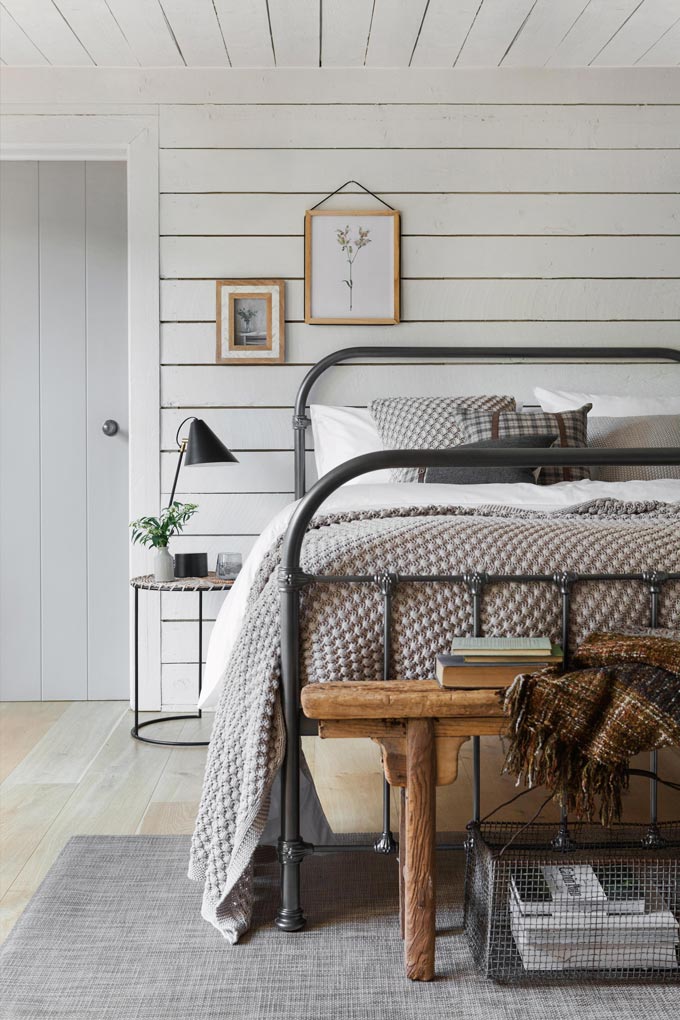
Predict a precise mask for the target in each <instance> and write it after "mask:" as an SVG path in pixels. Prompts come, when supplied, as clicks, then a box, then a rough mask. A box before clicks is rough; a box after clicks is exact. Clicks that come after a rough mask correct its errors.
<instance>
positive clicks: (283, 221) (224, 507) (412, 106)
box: [6, 70, 680, 706]
mask: <svg viewBox="0 0 680 1020" xmlns="http://www.w3.org/2000/svg"><path fill="white" fill-rule="evenodd" d="M10 73H11V74H14V75H19V72H10ZM47 73H48V72H47V71H35V72H33V74H32V76H31V75H29V72H23V74H24V75H25V77H23V78H19V77H10V78H8V79H7V80H8V81H9V82H10V85H11V87H10V89H9V93H10V95H9V101H14V102H17V103H19V102H23V103H25V104H29V103H30V104H31V105H30V106H25V107H23V108H16V114H17V115H19V116H21V115H22V114H24V113H31V114H32V115H34V114H35V113H37V112H39V104H40V102H41V100H42V101H51V102H53V103H60V104H62V105H61V106H60V108H59V110H60V112H61V113H62V114H63V113H65V112H73V113H74V114H77V113H78V112H79V111H80V112H89V113H95V112H97V111H98V110H100V109H101V108H100V107H99V106H98V105H97V103H98V102H99V101H101V99H102V94H104V96H105V97H106V102H108V103H112V102H114V101H115V100H119V101H120V102H121V103H123V102H124V103H126V104H128V106H127V107H126V109H125V111H124V112H126V113H127V112H129V109H130V106H129V104H136V103H139V104H142V103H143V104H147V105H145V107H144V112H147V113H148V112H149V109H150V107H151V106H153V105H155V107H156V109H157V110H158V116H159V122H160V124H159V126H160V131H159V138H160V146H161V152H160V184H159V187H160V234H161V236H160V261H161V277H162V279H161V282H160V293H161V319H162V329H161V333H162V353H161V360H162V370H161V377H162V383H161V404H162V408H161V433H162V444H161V445H162V450H163V453H162V455H161V456H162V479H163V492H164V493H167V492H168V490H169V487H170V483H171V480H172V471H173V468H174V463H175V455H174V453H173V452H172V450H173V439H174V433H175V429H176V427H177V425H178V423H179V421H181V419H182V418H184V417H186V416H187V415H188V414H191V413H200V414H201V416H203V417H205V419H206V420H207V421H208V423H209V424H210V425H211V427H213V428H214V429H215V431H216V432H218V433H219V434H220V436H221V437H222V438H223V439H224V441H225V442H226V443H227V445H229V446H230V447H231V448H232V449H233V450H235V451H236V453H237V456H238V458H239V464H238V465H231V466H226V467H225V468H224V469H220V470H207V471H201V470H200V469H194V470H191V469H186V470H185V471H184V472H183V474H182V477H181V482H180V491H179V493H178V495H179V498H183V499H191V498H195V499H196V501H197V502H199V503H200V505H201V511H200V513H199V514H198V515H197V517H196V518H195V521H194V522H192V524H191V526H190V528H189V529H188V534H187V535H186V536H185V537H182V538H181V539H179V540H177V541H176V542H175V550H176V551H179V550H187V551H188V550H200V549H207V550H208V552H209V555H210V557H211V559H212V558H213V557H214V555H215V554H216V553H217V552H218V551H220V550H229V549H233V550H241V551H242V552H243V553H244V554H245V553H246V552H247V551H248V550H249V548H250V547H251V545H252V543H253V541H254V539H255V537H256V535H257V533H258V532H259V531H260V530H261V529H262V528H263V527H264V525H265V524H266V523H267V521H268V520H269V519H270V517H271V516H272V514H274V513H275V512H276V511H277V510H278V509H279V508H280V507H282V506H283V505H284V504H285V503H286V502H288V500H289V499H290V498H291V490H292V468H293V461H292V452H291V438H292V432H291V429H290V415H291V405H292V400H293V397H294V393H295V389H296V387H297V385H298V383H299V381H300V379H301V378H302V376H303V374H304V372H305V370H306V366H308V365H309V364H311V363H312V362H314V361H315V360H317V359H318V358H319V357H321V356H322V355H324V354H326V353H327V352H328V351H330V350H333V349H336V348H338V347H342V346H347V345H354V344H362V343H368V342H370V343H386V344H394V343H403V344H409V343H416V344H417V343H427V344H430V345H432V344H448V343H452V344H456V343H460V344H508V345H510V344H527V343H528V344H548V345H550V344H582V345H584V347H587V346H588V345H595V344H648V345H671V346H677V345H678V343H679V339H680V338H679V330H678V323H679V322H680V195H679V191H680V148H679V146H680V130H679V129H680V105H678V104H679V103H680V79H679V77H678V75H680V72H678V71H670V70H659V71H655V72H652V71H651V70H647V71H635V70H632V71H629V72H624V71H621V70H612V71H611V72H603V71H583V70H580V71H574V72H569V71H554V72H550V71H544V72H535V71H526V72H524V71H518V70H513V71H507V72H503V71H498V70H489V71H482V70H477V71H474V72H473V71H456V72H449V73H448V74H445V73H443V72H431V73H430V72H426V71H413V72H409V73H402V74H401V75H400V74H399V73H398V72H383V73H382V74H378V73H376V72H373V71H368V70H364V71H343V72H329V71H319V72H316V74H315V72H313V71H297V72H295V71H290V72H288V71H275V72H266V71H263V72H257V73H255V72H237V71H233V72H216V71H206V72H204V73H203V74H202V73H200V72H197V71H189V70H186V71H184V72H183V75H180V74H179V73H178V72H175V71H167V72H162V71H150V72H144V73H142V72H134V73H133V72H125V71H111V72H107V71H100V72H96V71H89V72H81V73H80V74H79V73H78V72H75V71H53V72H52V74H53V76H54V77H53V78H52V79H51V80H50V79H48V78H47V77H45V75H46V74H47ZM85 74H87V75H89V76H90V77H89V78H87V79H85V78H84V77H82V75H85ZM93 74H94V75H96V74H99V75H100V76H103V77H101V78H100V79H99V81H101V82H102V84H101V86H99V87H98V88H96V87H93V86H92V85H89V86H88V88H87V89H86V88H85V87H84V86H83V84H82V83H83V82H84V81H85V80H87V81H88V82H95V81H96V80H97V79H94V78H92V75H93ZM135 75H136V77H135ZM50 81H51V84H50ZM6 91H7V90H6ZM48 92H49V96H50V98H49V99H47V98H46V97H47V94H48ZM7 98H8V97H7V95H6V99H7ZM109 112H110V113H112V114H113V113H115V109H113V108H110V110H109ZM349 178H354V179H356V180H359V181H361V182H363V183H365V184H366V185H367V187H369V188H371V189H372V190H374V191H376V192H379V193H380V194H381V195H382V196H383V197H384V198H385V199H386V200H387V201H388V202H389V203H391V204H392V205H394V206H395V207H396V208H398V209H400V210H401V212H402V217H403V219H402V225H403V235H404V236H403V277H404V279H403V292H402V297H403V303H402V307H403V317H404V321H403V323H402V324H401V325H399V326H394V327H377V328H376V327H373V328H371V327H360V326H355V327H342V326H306V325H304V323H303V322H302V297H303V279H302V277H303V242H302V230H303V215H304V211H305V209H307V208H308V207H309V206H310V205H313V204H314V203H316V202H317V201H318V200H319V199H320V198H321V197H323V195H324V194H326V193H328V192H330V191H332V190H333V189H334V188H336V187H337V186H338V185H340V184H342V182H343V181H344V180H347V179H349ZM366 201H367V200H366V199H365V198H363V197H360V196H357V195H353V196H350V197H348V198H347V199H343V200H338V203H337V204H339V205H341V206H342V204H343V202H344V205H345V207H347V206H356V205H357V204H358V203H359V204H361V205H363V204H364V203H365V202H366ZM249 275H252V276H257V277H279V276H281V277H284V278H285V279H286V281H287V284H286V287H287V291H286V300H287V320H288V324H287V346H288V361H287V364H285V365H282V366H252V367H249V366H215V365H214V364H213V360H214V346H215V296H214V280H215V279H216V278H228V277H232V276H233V277H244V276H249ZM556 371H557V373H558V376H559V380H560V382H562V383H565V382H566V381H567V380H572V381H579V382H581V383H582V382H583V369H582V368H576V367H573V366H571V367H570V366H561V367H560V368H559V369H557V370H556V369H555V368H554V366H553V367H552V368H551V367H548V366H534V367H532V368H530V369H527V368H523V367H514V368H508V367H507V366H505V367H499V368H496V369H493V368H484V369H480V368H479V367H478V366H469V367H466V368H460V367H459V368H457V369H452V368H447V369H445V370H443V369H442V368H441V366H433V367H430V368H426V367H424V368H423V369H422V370H421V371H419V372H418V375H417V377H414V373H413V369H412V368H406V367H403V366H402V367H399V366H384V365H383V366H381V367H377V366H376V367H372V366H363V367H346V368H341V369H336V370H335V372H334V373H333V374H332V375H329V376H327V379H326V381H325V382H324V383H323V384H322V385H321V386H320V387H319V389H318V391H317V395H318V397H319V398H321V399H325V400H327V401H336V402H344V403H362V402H365V401H366V400H367V399H370V397H371V396H373V395H379V394H384V393H388V392H402V393H409V392H421V393H431V392H442V391H445V390H447V389H448V390H449V391H453V389H454V388H455V390H456V391H458V392H461V391H463V392H464V391H466V390H467V391H470V392H471V391H479V390H484V391H487V392H488V391H494V390H498V389H502V390H503V391H505V390H507V389H508V388H512V389H514V390H515V392H516V394H517V395H518V396H519V397H526V396H528V395H529V394H530V387H531V383H532V382H536V381H539V380H542V381H544V382H546V381H548V380H552V381H554V379H555V374H556ZM591 371H592V372H595V369H593V370H591ZM605 371H606V372H607V378H608V383H609V384H610V385H611V387H612V388H619V389H622V388H624V387H626V386H628V387H633V386H635V385H637V382H638V380H639V378H640V373H641V372H643V371H644V372H646V379H647V386H652V385H653V386H657V387H659V388H661V389H669V388H670V387H671V385H672V380H671V379H670V378H669V373H668V370H667V369H665V368H663V367H661V366H656V367H654V368H651V369H644V370H643V369H641V368H640V366H625V367H619V368H618V369H616V368H611V369H607V370H604V369H601V370H600V371H599V381H600V382H601V380H602V377H603V373H604V372H605ZM193 598H194V597H193V596H178V597H175V598H174V599H171V598H166V599H165V600H164V603H163V617H164V623H163V635H162V657H163V702H164V704H165V705H166V706H170V705H177V704H187V703H188V702H189V701H190V700H191V695H192V694H193V691H194V689H195V669H196V665H195V661H194V660H195V658H196V653H195V649H196V634H195V623H193V622H192V620H193V618H194V617H195V612H196V604H195V602H193V601H192V600H193ZM218 605H219V599H217V598H214V599H213V598H211V597H210V598H207V599H206V601H205V608H206V615H207V616H209V617H214V615H215V612H216V610H217V608H218ZM211 626H212V624H211V623H210V622H208V623H207V624H206V628H205V630H206V637H207V636H208V634H209V632H210V628H211Z"/></svg>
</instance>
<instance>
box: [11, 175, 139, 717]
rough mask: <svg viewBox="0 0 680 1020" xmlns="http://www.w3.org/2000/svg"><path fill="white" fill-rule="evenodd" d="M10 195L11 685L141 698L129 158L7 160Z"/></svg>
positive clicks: (51, 694)
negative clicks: (133, 613) (130, 389)
mask: <svg viewBox="0 0 680 1020" xmlns="http://www.w3.org/2000/svg"><path fill="white" fill-rule="evenodd" d="M0 202H1V205H2V208H1V210H0V211H1V212H2V231H1V236H2V240H1V244H0V258H1V260H2V261H1V270H2V279H1V280H0V286H1V287H2V295H1V296H2V307H1V316H2V318H1V319H0V325H1V332H0V339H1V344H0V348H1V356H2V364H1V368H2V381H1V385H2V393H1V395H2V404H1V407H0V415H1V419H0V442H1V443H2V447H1V452H2V486H1V492H2V497H1V498H2V503H1V510H2V526H1V527H0V552H1V555H2V587H1V589H0V626H1V628H2V635H1V637H2V640H1V648H0V656H1V658H0V666H1V669H0V698H2V699H21V700H34V699H39V698H41V697H42V698H43V699H45V700H48V699H85V698H88V697H89V698H92V699H96V698H127V695H128V661H129V660H128V615H127V614H128V584H127V562H128V557H127V553H128V544H127V543H128V528H127V524H128V435H127V420H128V413H127V256H126V245H127V239H126V180H125V164H123V163H104V162H102V163H100V162H92V163H84V162H77V161H73V162H71V161H63V162H62V161H59V162H40V163H35V162H30V163H29V162H26V163H22V162H13V161H7V162H2V163H0ZM106 418H115V419H116V420H117V421H118V422H119V426H120V431H119V433H118V434H117V435H116V436H114V437H112V438H107V437H105V436H104V435H103V433H102V431H101V426H102V422H103V421H104V420H105V419H106Z"/></svg>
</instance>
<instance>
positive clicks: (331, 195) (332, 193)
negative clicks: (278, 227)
mask: <svg viewBox="0 0 680 1020" xmlns="http://www.w3.org/2000/svg"><path fill="white" fill-rule="evenodd" d="M348 184H356V186H357V188H361V190H362V191H365V192H366V194H367V195H370V196H371V198H374V199H375V200H376V202H381V203H382V205H384V206H386V207H387V208H388V209H391V210H392V212H394V211H395V210H394V206H393V205H390V203H389V202H386V201H385V199H384V198H381V197H380V195H376V193H375V191H371V189H370V188H367V187H366V186H365V185H364V184H360V183H359V181H345V183H344V184H341V185H340V187H339V188H336V189H335V191H331V193H330V195H326V197H325V198H322V199H321V201H320V202H317V203H316V205H313V206H312V211H313V210H314V209H318V208H319V206H320V205H323V204H324V202H327V201H328V199H329V198H333V196H334V195H337V194H338V192H340V191H342V189H343V188H346V187H347V185H348ZM339 212H342V210H339Z"/></svg>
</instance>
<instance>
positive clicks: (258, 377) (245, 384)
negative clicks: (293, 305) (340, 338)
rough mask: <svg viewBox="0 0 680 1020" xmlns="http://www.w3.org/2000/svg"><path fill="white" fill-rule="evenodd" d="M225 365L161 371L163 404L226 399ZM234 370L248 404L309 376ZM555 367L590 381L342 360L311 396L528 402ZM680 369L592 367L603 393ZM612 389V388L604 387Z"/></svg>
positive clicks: (508, 369) (668, 382) (288, 396)
mask: <svg viewBox="0 0 680 1020" xmlns="http://www.w3.org/2000/svg"><path fill="white" fill-rule="evenodd" d="M224 371H225V370H224V367H223V366H221V365H191V366H189V365H187V366H169V367H166V368H164V369H163V370H162V377H163V403H164V405H165V406H172V405H173V404H177V403H180V401H184V400H186V402H187V404H189V405H190V406H193V407H196V408H200V407H213V406H214V407H220V406H221V405H222V402H223V400H224V398H225V388H226V387H225V377H224ZM227 371H230V372H233V373H238V376H237V377H235V378H236V379H237V382H235V383H233V384H232V385H231V386H230V387H229V390H228V397H229V399H230V401H232V403H233V404H235V403H236V401H238V400H242V401H244V402H245V401H248V406H253V405H255V406H256V402H258V401H259V402H261V403H262V404H263V405H265V406H270V405H272V404H273V403H274V402H275V401H276V400H280V401H281V402H282V403H283V404H285V405H290V404H292V401H293V398H294V395H295V392H296V390H297V387H298V385H299V383H300V381H301V377H302V375H303V374H304V371H305V369H304V367H303V366H297V365H285V366H277V367H276V368H268V367H267V368H262V367H260V366H259V365H256V366H251V367H248V366H245V365H243V366H239V367H238V368H231V367H230V368H229V369H227ZM556 371H558V372H559V380H560V383H561V385H562V386H563V387H564V388H569V387H571V388H572V389H578V388H579V383H580V384H581V385H582V384H583V367H582V366H581V365H579V363H578V362H576V363H565V364H563V365H560V367H559V370H556V368H555V366H554V365H546V364H533V363H532V364H529V363H527V364H514V365H497V364H484V365H480V364H452V363H451V362H444V363H437V364H432V365H419V367H418V371H417V372H415V371H414V369H413V364H401V365H391V364H387V365H386V364H384V363H381V364H378V365H368V364H361V365H339V366H338V367H337V368H336V369H335V371H334V372H327V373H326V374H325V375H324V376H323V377H322V378H321V379H319V381H318V382H317V384H316V386H315V387H314V390H313V393H312V399H313V401H314V402H316V403H327V404H346V403H347V402H348V401H349V402H351V403H352V404H354V405H358V406H365V405H366V404H367V403H368V402H369V401H370V400H372V399H373V398H375V397H378V396H386V395H392V396H431V395H432V394H441V393H443V392H444V393H446V392H448V393H452V392H455V393H457V394H460V395H463V394H473V393H501V392H503V393H506V392H510V393H511V394H512V395H514V396H515V397H517V398H519V399H522V400H526V399H527V398H529V397H530V396H531V395H532V387H533V386H547V387H551V386H552V387H553V388H554V384H555V377H556ZM677 371H678V370H677V368H676V367H675V366H671V365H668V364H665V365H647V364H645V365H640V364H637V365H631V364H613V365H606V366H605V367H603V368H599V369H598V368H596V367H593V368H592V369H590V370H589V375H590V378H591V380H595V379H600V380H602V382H600V383H599V387H598V388H600V389H601V390H603V391H613V392H618V393H626V392H636V393H641V392H645V393H649V394H652V393H654V392H657V393H669V394H672V393H674V392H676V390H677V383H676V376H677ZM605 387H606V390H605Z"/></svg>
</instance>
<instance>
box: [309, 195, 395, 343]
mask: <svg viewBox="0 0 680 1020" xmlns="http://www.w3.org/2000/svg"><path fill="white" fill-rule="evenodd" d="M399 241H400V225H399V213H398V212H396V211H395V210H393V209H389V210H388V209H384V210H383V209H380V210H360V211H358V212H354V211H351V212H345V211H343V210H338V209H334V210H327V209H311V210H309V211H308V212H307V213H305V322H308V323H357V324H359V323H366V324H374V325H379V324H392V323H396V322H399V282H400V269H399V258H400V244H399Z"/></svg>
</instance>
